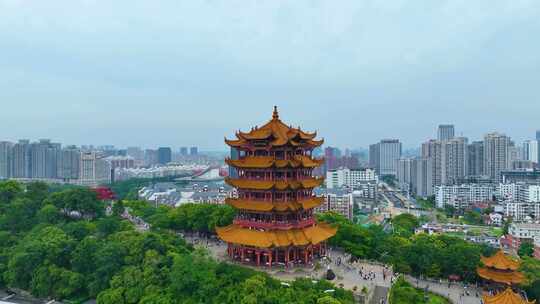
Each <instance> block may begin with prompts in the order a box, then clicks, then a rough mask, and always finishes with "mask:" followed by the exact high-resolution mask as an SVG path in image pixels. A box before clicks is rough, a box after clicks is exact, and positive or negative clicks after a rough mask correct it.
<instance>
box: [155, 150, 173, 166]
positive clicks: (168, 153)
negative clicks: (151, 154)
mask: <svg viewBox="0 0 540 304" xmlns="http://www.w3.org/2000/svg"><path fill="white" fill-rule="evenodd" d="M157 157H158V158H157V159H158V164H160V165H166V164H168V163H170V162H171V160H172V150H171V148H169V147H160V148H158V150H157Z"/></svg>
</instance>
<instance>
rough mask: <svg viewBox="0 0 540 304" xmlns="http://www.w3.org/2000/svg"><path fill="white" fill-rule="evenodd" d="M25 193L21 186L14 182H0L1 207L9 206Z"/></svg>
mask: <svg viewBox="0 0 540 304" xmlns="http://www.w3.org/2000/svg"><path fill="white" fill-rule="evenodd" d="M22 192H23V189H22V187H21V185H20V184H19V183H18V182H16V181H12V180H8V181H4V182H0V205H2V206H3V205H4V204H9V203H10V202H11V201H12V200H13V199H14V198H15V197H17V196H18V195H19V194H21V193H22Z"/></svg>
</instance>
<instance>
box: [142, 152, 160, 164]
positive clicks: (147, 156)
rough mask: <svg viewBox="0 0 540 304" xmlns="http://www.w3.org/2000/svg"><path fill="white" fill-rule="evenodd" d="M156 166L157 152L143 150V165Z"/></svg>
mask: <svg viewBox="0 0 540 304" xmlns="http://www.w3.org/2000/svg"><path fill="white" fill-rule="evenodd" d="M157 164H158V152H157V150H152V149H146V150H144V165H145V166H149V167H151V166H155V165H157Z"/></svg>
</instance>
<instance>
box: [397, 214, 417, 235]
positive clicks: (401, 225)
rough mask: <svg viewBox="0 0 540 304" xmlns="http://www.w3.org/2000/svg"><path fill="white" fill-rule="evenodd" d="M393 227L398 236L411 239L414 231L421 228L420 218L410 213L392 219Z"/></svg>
mask: <svg viewBox="0 0 540 304" xmlns="http://www.w3.org/2000/svg"><path fill="white" fill-rule="evenodd" d="M392 226H393V227H394V231H395V233H396V234H398V235H401V236H404V237H409V236H411V235H413V234H414V230H415V229H416V228H417V227H418V226H420V222H419V221H418V218H417V217H416V216H414V215H412V214H409V213H403V214H400V215H398V216H396V217H394V218H392Z"/></svg>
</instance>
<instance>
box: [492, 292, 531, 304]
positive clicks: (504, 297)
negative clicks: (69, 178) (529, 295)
mask: <svg viewBox="0 0 540 304" xmlns="http://www.w3.org/2000/svg"><path fill="white" fill-rule="evenodd" d="M482 303H484V304H534V303H536V301H527V300H526V299H523V298H522V297H521V296H520V295H519V294H517V293H515V292H514V291H513V290H512V288H507V289H506V290H505V291H503V292H501V293H498V294H496V295H489V294H485V295H483V296H482Z"/></svg>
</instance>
